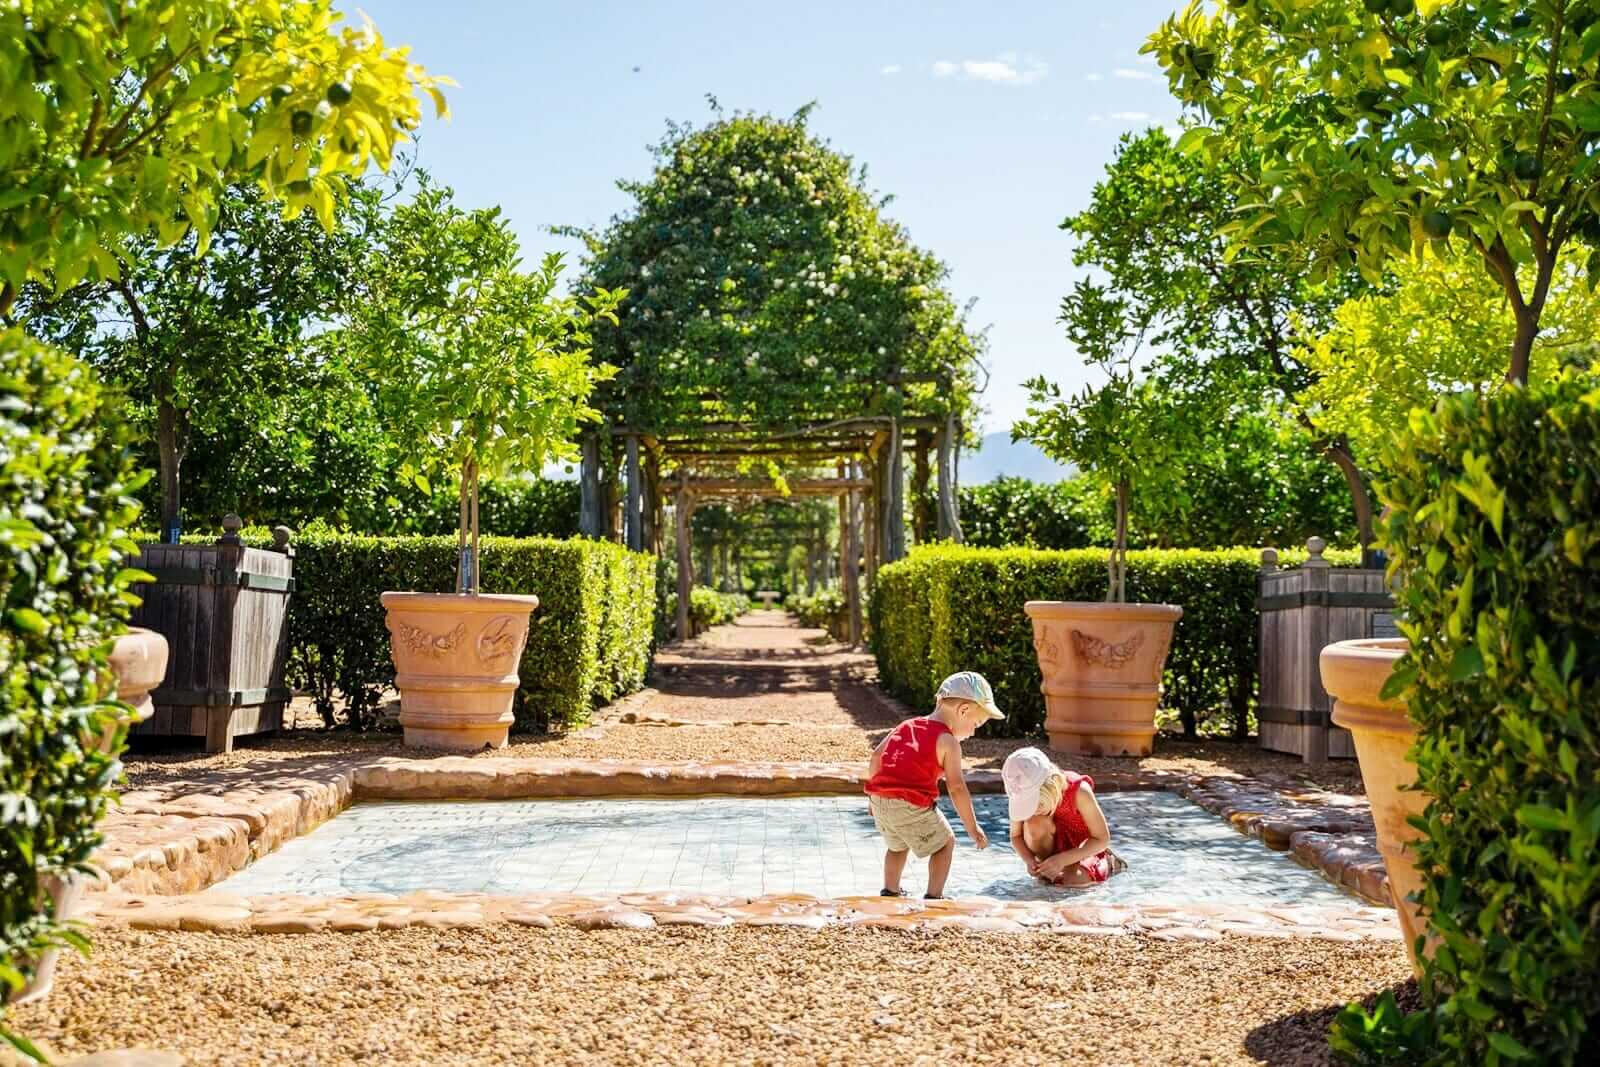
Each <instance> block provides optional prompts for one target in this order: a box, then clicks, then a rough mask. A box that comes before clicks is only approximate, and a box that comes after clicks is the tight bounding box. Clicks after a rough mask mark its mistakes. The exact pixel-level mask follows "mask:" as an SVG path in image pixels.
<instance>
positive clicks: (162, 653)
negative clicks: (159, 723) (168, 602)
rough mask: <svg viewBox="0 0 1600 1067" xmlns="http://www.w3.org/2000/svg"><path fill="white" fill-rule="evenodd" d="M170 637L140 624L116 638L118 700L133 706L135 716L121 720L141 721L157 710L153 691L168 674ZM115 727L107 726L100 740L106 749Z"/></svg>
mask: <svg viewBox="0 0 1600 1067" xmlns="http://www.w3.org/2000/svg"><path fill="white" fill-rule="evenodd" d="M167 653H168V648H167V639H166V638H165V637H162V636H161V635H160V634H158V633H156V632H155V631H154V630H146V629H144V628H142V627H139V626H133V627H129V629H128V632H127V633H125V634H123V635H122V636H121V637H119V638H117V643H116V644H115V645H114V646H112V649H111V658H110V664H111V670H112V672H113V673H114V674H116V676H117V699H118V700H120V701H122V702H123V703H124V704H132V705H133V715H132V716H130V717H129V718H127V719H125V720H122V721H124V722H127V723H130V724H133V723H141V722H143V721H144V720H146V719H148V718H149V717H150V716H151V715H152V714H154V713H155V710H156V707H155V702H154V701H152V700H151V699H150V691H151V690H152V689H154V688H156V687H157V686H158V685H160V684H161V682H162V679H164V678H165V677H166V676H167ZM114 730H115V728H114V727H113V728H110V729H107V730H106V732H105V735H104V736H102V737H101V739H100V747H101V749H102V750H105V749H107V748H109V747H110V745H111V737H112V734H113V732H114Z"/></svg>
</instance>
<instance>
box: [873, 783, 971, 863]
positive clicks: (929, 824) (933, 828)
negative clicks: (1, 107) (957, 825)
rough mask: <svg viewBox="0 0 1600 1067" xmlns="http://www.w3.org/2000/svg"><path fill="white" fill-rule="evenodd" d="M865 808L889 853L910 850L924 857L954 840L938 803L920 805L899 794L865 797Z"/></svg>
mask: <svg viewBox="0 0 1600 1067" xmlns="http://www.w3.org/2000/svg"><path fill="white" fill-rule="evenodd" d="M867 808H868V809H869V810H870V811H871V812H872V821H873V822H875V823H877V824H878V832H879V833H880V834H882V835H883V842H884V844H886V845H888V846H889V851H890V852H904V851H906V850H907V849H910V850H911V851H912V852H914V853H916V855H917V858H918V859H926V858H927V857H929V856H931V855H933V854H934V853H935V852H938V851H939V850H940V849H941V848H944V846H945V844H946V843H947V842H949V841H953V840H954V839H955V836H956V835H955V831H953V830H951V829H950V822H949V820H948V819H946V818H945V817H944V812H942V811H940V810H939V807H938V805H934V806H933V807H931V808H923V807H918V806H917V805H916V804H913V803H911V801H909V800H901V799H900V798H899V797H879V796H869V797H867Z"/></svg>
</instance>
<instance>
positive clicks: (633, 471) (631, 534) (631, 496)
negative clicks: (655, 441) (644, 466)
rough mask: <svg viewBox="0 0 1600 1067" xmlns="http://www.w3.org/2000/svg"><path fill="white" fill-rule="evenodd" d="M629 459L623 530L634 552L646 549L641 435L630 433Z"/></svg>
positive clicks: (628, 442) (629, 546) (625, 539)
mask: <svg viewBox="0 0 1600 1067" xmlns="http://www.w3.org/2000/svg"><path fill="white" fill-rule="evenodd" d="M626 447H627V461H626V468H625V473H624V477H625V478H626V479H627V486H628V492H627V498H626V503H625V504H624V505H623V512H622V532H623V538H624V543H625V544H626V545H627V546H628V548H629V549H631V550H632V551H634V552H643V551H644V525H643V523H644V513H643V508H642V507H641V504H642V503H643V496H644V493H643V487H642V486H641V484H640V477H639V435H638V434H632V433H630V434H629V435H628V440H627V445H626Z"/></svg>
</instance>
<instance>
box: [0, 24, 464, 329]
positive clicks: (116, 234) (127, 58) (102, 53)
mask: <svg viewBox="0 0 1600 1067" xmlns="http://www.w3.org/2000/svg"><path fill="white" fill-rule="evenodd" d="M341 22H342V16H340V15H339V14H338V13H337V12H335V11H334V10H333V8H332V4H331V0H96V2H93V3H84V2H82V0H19V2H17V3H12V4H7V5H5V6H4V7H3V8H0V313H6V312H8V311H9V310H10V308H11V305H12V303H13V301H14V300H15V298H16V295H17V292H18V290H19V289H20V288H21V287H22V285H23V284H24V283H25V282H26V281H28V280H29V279H33V280H36V281H41V282H45V283H47V284H49V285H51V286H52V287H54V288H55V289H56V290H58V291H59V290H64V289H67V288H70V287H72V286H73V285H75V284H77V283H78V282H79V281H81V280H83V279H86V278H87V279H91V280H108V279H112V278H116V277H117V276H119V275H120V274H121V272H122V269H123V264H124V262H125V261H126V260H127V259H128V258H129V252H128V249H127V247H126V245H125V240H126V238H127V237H128V236H129V235H130V234H139V233H144V232H145V231H147V230H152V229H153V230H154V231H155V232H156V233H157V234H158V235H159V236H160V238H161V240H162V241H163V242H165V243H171V242H173V241H176V240H177V239H178V238H179V237H180V236H182V235H183V234H184V233H186V232H188V231H189V230H190V229H193V230H194V231H195V233H196V234H197V240H198V250H199V251H200V252H201V253H202V254H203V253H204V252H205V250H206V247H207V245H208V243H209V237H210V233H211V230H212V227H213V224H214V223H215V221H216V218H217V214H218V205H219V198H220V197H221V195H222V191H223V190H224V189H225V188H226V187H227V186H228V185H229V184H230V183H232V182H234V181H237V180H239V179H242V178H246V177H248V178H250V179H251V180H254V181H257V182H259V183H260V184H261V185H262V187H263V188H264V189H265V190H266V192H267V193H268V194H269V195H270V196H271V197H272V198H273V199H275V200H281V201H283V202H284V204H285V206H286V209H287V212H288V214H290V215H291V216H292V215H295V214H298V213H299V212H302V211H304V210H306V209H307V208H310V209H311V210H312V211H313V212H314V213H315V214H316V215H317V216H318V217H319V218H321V220H322V221H323V223H324V225H331V224H332V217H333V211H334V204H335V201H336V200H337V198H338V197H339V196H340V195H341V193H342V191H343V187H344V182H345V180H346V179H347V178H349V177H351V176H354V175H359V174H361V173H362V172H364V171H365V170H366V169H367V168H368V167H369V166H370V165H371V164H373V163H376V164H377V165H379V166H380V167H386V166H387V165H388V163H389V160H390V158H391V156H392V154H393V152H394V149H395V146H396V145H397V144H399V143H401V142H403V141H404V140H406V138H407V132H406V131H407V130H408V129H411V128H414V127H415V126H416V124H417V122H418V120H419V117H420V105H419V94H421V93H428V94H430V95H431V96H432V97H433V100H434V104H435V106H436V108H437V109H438V110H439V112H440V113H441V114H442V113H443V112H444V107H445V105H444V98H443V96H442V95H440V92H439V88H438V83H439V81H440V80H439V79H435V78H431V77H429V76H428V75H427V74H426V73H425V72H424V71H423V70H422V68H421V67H419V66H417V65H416V64H414V63H412V62H411V61H410V60H409V59H408V58H407V50H406V49H403V48H401V49H396V48H389V47H388V46H386V45H385V44H384V42H383V39H382V38H381V37H380V36H379V35H378V32H377V30H376V29H375V28H374V27H373V26H372V25H371V24H370V23H369V24H366V25H363V26H347V25H341Z"/></svg>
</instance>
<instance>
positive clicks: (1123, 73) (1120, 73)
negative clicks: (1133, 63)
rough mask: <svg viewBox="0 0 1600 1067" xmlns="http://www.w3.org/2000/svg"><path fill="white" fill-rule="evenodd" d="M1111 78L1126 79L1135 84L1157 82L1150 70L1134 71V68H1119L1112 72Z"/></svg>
mask: <svg viewBox="0 0 1600 1067" xmlns="http://www.w3.org/2000/svg"><path fill="white" fill-rule="evenodd" d="M1111 76H1112V77H1113V78H1126V79H1127V80H1128V81H1133V82H1147V81H1154V80H1155V75H1154V74H1151V73H1150V72H1149V71H1148V70H1134V69H1133V68H1132V67H1118V68H1117V69H1116V70H1114V71H1112V72H1111Z"/></svg>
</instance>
